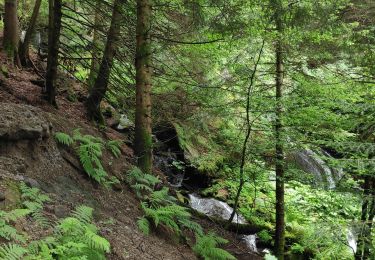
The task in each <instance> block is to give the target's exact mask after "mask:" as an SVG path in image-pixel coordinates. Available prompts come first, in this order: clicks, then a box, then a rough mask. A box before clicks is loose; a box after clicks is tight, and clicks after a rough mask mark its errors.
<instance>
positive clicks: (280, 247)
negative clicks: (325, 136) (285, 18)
mask: <svg viewBox="0 0 375 260" xmlns="http://www.w3.org/2000/svg"><path fill="white" fill-rule="evenodd" d="M274 4H275V21H276V30H277V32H278V36H277V40H276V48H275V51H276V111H275V112H276V121H275V142H276V145H275V153H276V164H275V171H276V229H275V251H276V256H277V257H278V259H279V260H280V259H284V248H285V218H284V214H285V208H284V206H285V205H284V147H283V140H282V131H283V124H282V116H283V111H282V107H283V105H282V97H283V77H284V65H283V47H282V33H283V24H282V3H281V2H280V1H279V0H275V1H274Z"/></svg>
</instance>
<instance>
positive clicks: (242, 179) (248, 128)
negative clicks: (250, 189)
mask: <svg viewBox="0 0 375 260" xmlns="http://www.w3.org/2000/svg"><path fill="white" fill-rule="evenodd" d="M263 47H264V40H263V42H262V46H261V48H260V51H259V55H258V59H257V61H256V63H255V64H254V70H253V72H252V73H251V77H250V85H249V87H248V88H247V99H246V135H245V139H244V142H243V145H242V153H241V164H240V183H239V185H238V190H237V194H236V197H235V199H234V206H233V211H232V214H231V215H230V218H229V220H228V223H231V222H232V221H233V219H234V216H235V214H236V210H237V207H238V201H239V199H240V196H241V191H242V189H243V185H244V184H245V180H244V167H245V162H246V150H247V144H248V142H249V139H250V134H251V127H252V124H251V122H250V106H251V104H250V98H251V90H252V88H253V86H254V81H255V74H256V72H257V68H258V64H259V61H260V58H261V57H262V53H263Z"/></svg>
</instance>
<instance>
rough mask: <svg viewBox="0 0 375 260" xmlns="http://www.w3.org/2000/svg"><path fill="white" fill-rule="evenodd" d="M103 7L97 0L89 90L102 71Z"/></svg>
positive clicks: (88, 82) (88, 81) (88, 80)
mask: <svg viewBox="0 0 375 260" xmlns="http://www.w3.org/2000/svg"><path fill="white" fill-rule="evenodd" d="M101 6H102V5H101V0H96V4H95V17H94V29H93V39H92V60H91V66H90V74H89V77H88V79H87V84H88V86H89V89H91V88H92V87H93V86H94V84H95V79H96V78H97V76H98V71H99V69H100V62H99V55H98V49H99V46H100V37H99V36H100V32H99V27H101V24H102V19H101V15H100V10H101Z"/></svg>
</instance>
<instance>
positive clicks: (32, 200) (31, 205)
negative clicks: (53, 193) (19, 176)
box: [20, 182, 51, 227]
mask: <svg viewBox="0 0 375 260" xmlns="http://www.w3.org/2000/svg"><path fill="white" fill-rule="evenodd" d="M20 189H21V192H22V195H21V197H22V199H23V200H24V201H23V202H22V204H23V205H24V206H25V207H26V208H27V209H28V210H29V212H30V214H31V216H32V217H33V219H34V220H35V221H36V222H37V223H38V224H40V225H41V226H43V227H48V226H50V224H51V223H50V221H49V220H48V219H47V218H46V217H45V216H44V214H43V204H44V203H45V202H48V201H50V198H49V197H48V195H46V194H43V193H41V192H40V190H39V189H37V188H30V187H28V186H27V185H26V184H25V183H23V182H21V184H20Z"/></svg>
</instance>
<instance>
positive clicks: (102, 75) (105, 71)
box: [86, 0, 121, 124]
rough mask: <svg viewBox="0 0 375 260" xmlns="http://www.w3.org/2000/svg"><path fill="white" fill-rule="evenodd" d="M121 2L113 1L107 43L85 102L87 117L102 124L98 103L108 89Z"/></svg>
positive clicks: (119, 22) (118, 0)
mask: <svg viewBox="0 0 375 260" xmlns="http://www.w3.org/2000/svg"><path fill="white" fill-rule="evenodd" d="M120 9H121V0H115V1H114V3H113V13H112V19H111V26H110V28H109V31H108V36H107V43H106V46H105V50H104V53H103V58H102V61H101V64H100V68H99V72H98V76H97V78H96V80H95V83H94V86H93V87H92V89H91V90H90V94H89V97H88V98H87V101H86V107H87V112H88V116H89V117H90V118H91V119H93V120H96V121H98V122H99V123H100V124H104V119H103V116H102V113H101V112H100V102H101V101H102V99H103V98H104V96H105V93H106V91H107V88H108V82H109V76H110V73H111V69H112V66H113V58H114V56H115V51H116V50H115V49H116V43H117V42H118V40H119V34H120V25H121V12H120V11H121V10H120Z"/></svg>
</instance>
